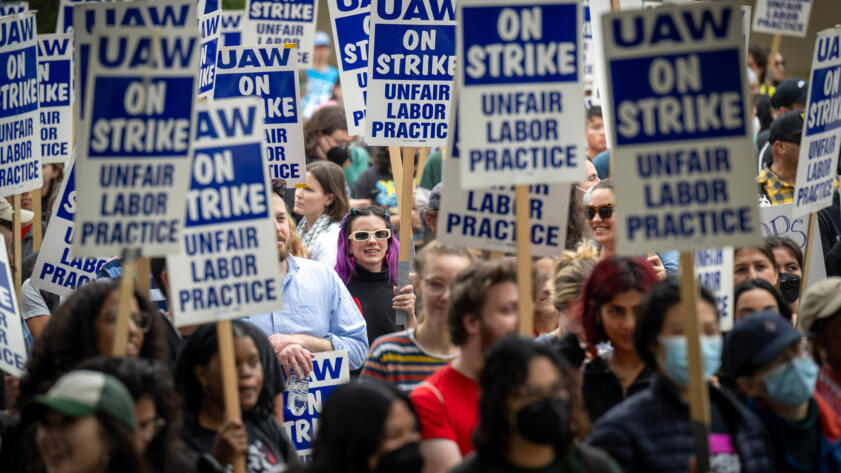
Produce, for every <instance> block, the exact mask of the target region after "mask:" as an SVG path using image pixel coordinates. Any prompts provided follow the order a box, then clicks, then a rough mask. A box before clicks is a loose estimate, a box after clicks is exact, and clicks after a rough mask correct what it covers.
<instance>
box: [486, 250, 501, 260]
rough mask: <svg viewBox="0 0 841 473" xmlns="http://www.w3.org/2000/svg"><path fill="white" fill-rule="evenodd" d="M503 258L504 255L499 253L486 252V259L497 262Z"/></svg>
mask: <svg viewBox="0 0 841 473" xmlns="http://www.w3.org/2000/svg"><path fill="white" fill-rule="evenodd" d="M504 256H505V253H503V252H501V251H490V252H488V259H490V260H498V259H502V258H503V257H504Z"/></svg>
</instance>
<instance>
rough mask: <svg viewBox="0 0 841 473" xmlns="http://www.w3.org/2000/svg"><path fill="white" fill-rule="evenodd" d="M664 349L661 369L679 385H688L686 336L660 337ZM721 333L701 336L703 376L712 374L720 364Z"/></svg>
mask: <svg viewBox="0 0 841 473" xmlns="http://www.w3.org/2000/svg"><path fill="white" fill-rule="evenodd" d="M660 343H662V344H663V347H664V348H665V349H666V353H665V359H664V360H663V371H665V372H666V375H668V377H669V379H671V380H672V381H674V382H675V383H677V384H678V385H679V386H681V387H684V388H688V387H689V348H688V346H687V342H686V337H685V336H683V335H674V336H669V337H661V339H660ZM721 345H722V342H721V335H702V336H701V355H702V356H703V357H704V378H709V377H710V376H712V375H714V374H715V372H716V371H718V368H719V367H720V366H721Z"/></svg>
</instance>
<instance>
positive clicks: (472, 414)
mask: <svg viewBox="0 0 841 473" xmlns="http://www.w3.org/2000/svg"><path fill="white" fill-rule="evenodd" d="M409 397H410V398H411V400H412V404H413V405H414V406H415V411H416V412H417V413H418V417H419V418H420V424H421V425H420V430H421V438H423V439H424V440H426V439H442V438H443V439H449V440H452V441H454V442H456V443H457V444H458V449H459V450H460V451H461V455H462V456H466V455H467V454H468V453H470V452H472V451H473V442H472V441H471V438H470V437H471V435H472V434H473V429H474V428H475V427H476V424H477V423H478V422H479V386H478V385H477V384H476V381H473V380H472V379H470V378H468V377H467V376H465V375H463V374H461V373H459V372H458V371H456V370H454V369H453V367H452V364H447V365H445V366H443V367H441V368H439V369H438V371H436V372H435V373H433V374H432V375H431V376H430V377H429V378H427V379H426V381H424V382H422V383H421V384H419V385H418V386H417V387H416V388H415V389H414V390H413V391H412V393H411V394H410V395H409Z"/></svg>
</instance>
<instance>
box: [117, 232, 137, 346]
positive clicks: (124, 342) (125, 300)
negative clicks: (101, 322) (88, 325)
mask: <svg viewBox="0 0 841 473" xmlns="http://www.w3.org/2000/svg"><path fill="white" fill-rule="evenodd" d="M139 255H140V249H139V248H126V249H124V250H123V255H122V258H121V261H120V263H121V265H122V267H123V273H122V276H121V277H120V302H119V305H118V306H117V325H116V327H114V345H113V348H112V351H111V354H112V355H114V356H126V347H127V346H128V320H129V317H131V299H132V298H133V297H134V270H135V268H136V266H137V257H138V256H139Z"/></svg>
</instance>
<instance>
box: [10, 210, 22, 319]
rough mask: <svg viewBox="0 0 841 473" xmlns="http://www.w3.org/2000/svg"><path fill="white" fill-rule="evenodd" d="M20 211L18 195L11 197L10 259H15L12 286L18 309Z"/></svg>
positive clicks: (20, 274) (20, 263)
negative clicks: (11, 247) (13, 286)
mask: <svg viewBox="0 0 841 473" xmlns="http://www.w3.org/2000/svg"><path fill="white" fill-rule="evenodd" d="M20 231H21V211H20V194H15V195H14V197H12V246H13V249H12V257H13V258H14V259H15V261H14V263H15V266H14V269H15V274H14V278H15V281H14V285H15V297H17V298H18V307H20V306H21V302H22V301H21V299H20V286H21V284H23V280H22V276H23V273H22V271H23V248H22V247H21V245H22V244H23V239H22V238H21V234H20Z"/></svg>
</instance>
